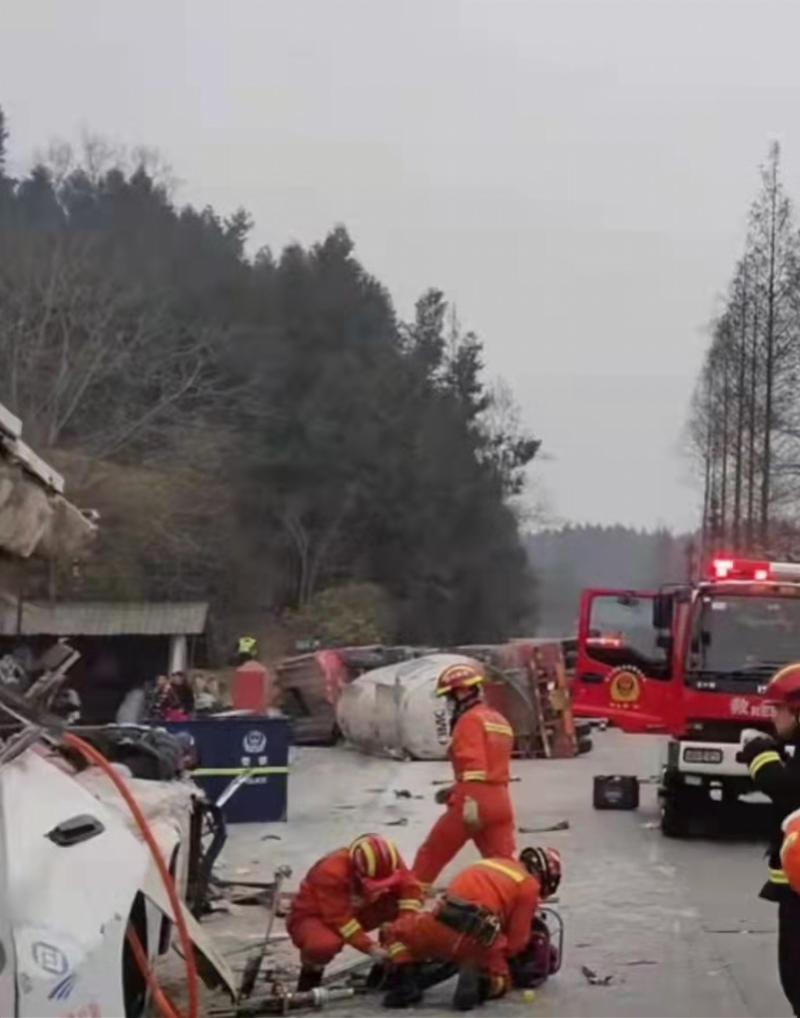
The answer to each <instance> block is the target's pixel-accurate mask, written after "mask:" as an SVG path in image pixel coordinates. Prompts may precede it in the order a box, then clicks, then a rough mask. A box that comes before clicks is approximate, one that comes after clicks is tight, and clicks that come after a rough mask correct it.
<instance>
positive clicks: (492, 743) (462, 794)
mask: <svg viewBox="0 0 800 1018" xmlns="http://www.w3.org/2000/svg"><path fill="white" fill-rule="evenodd" d="M483 681H484V677H483V672H482V671H481V670H480V668H478V667H477V666H476V665H474V664H469V663H467V664H456V665H450V666H449V667H447V668H445V670H444V671H443V672H442V674H441V675H440V676H439V679H438V681H437V684H436V695H437V696H446V697H447V698H448V701H449V702H450V704H451V705H452V719H451V727H450V731H451V735H452V740H451V743H450V750H449V756H450V762H451V763H452V765H453V771H454V772H455V779H456V782H455V784H454V785H452V786H451V787H450V788H447V789H443V790H442V791H441V792H439V793H438V794H437V800H438V801H439V802H446V803H447V810H446V812H445V813H444V815H443V816H441V817H440V818H439V820H437V822H436V823H435V824H434V826H433V829H432V830H431V832H430V834H429V835H428V837H427V839H426V840H425V843H424V844H423V845H422V846H421V848H420V849H419V851H418V852H417V856H416V859H415V860H414V866H413V869H414V873H415V874H416V876H417V879H418V880H419V881H420V883H421V884H423V886H424V887H425V888H426V889H429V888H430V886H431V885H432V884H433V882H434V880H436V878H437V877H438V875H439V874H440V873H441V871H442V870H443V869H444V867H445V866H446V865H447V864H448V863H449V862H450V860H451V859H452V858H453V857H454V856H455V855H456V853H457V852H458V851H459V850H460V849H461V848H462V847H463V846H464V845H465V844H466V842H467V841H469V840H470V839H471V840H472V841H474V842H475V845H476V846H477V848H478V851H479V852H480V853H481V855H482V856H484V857H487V856H498V857H501V858H506V859H510V858H513V856H514V853H515V851H516V842H515V838H514V809H513V807H512V805H511V796H510V795H509V792H508V782H509V777H510V774H509V768H510V765H511V750H512V748H513V745H514V733H513V731H512V729H511V726H510V725H509V723H508V721H506V719H505V718H504V717H503V715H502V714H498V712H497V711H494V710H492V709H491V708H490V707H487V706H486V704H485V703H484V702H483V692H482V685H483Z"/></svg>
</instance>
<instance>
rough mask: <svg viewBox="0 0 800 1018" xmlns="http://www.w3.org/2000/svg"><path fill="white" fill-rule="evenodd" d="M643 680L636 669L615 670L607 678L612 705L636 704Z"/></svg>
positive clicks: (642, 676)
mask: <svg viewBox="0 0 800 1018" xmlns="http://www.w3.org/2000/svg"><path fill="white" fill-rule="evenodd" d="M643 679H644V675H643V674H642V673H641V672H640V671H639V669H638V668H632V667H624V668H615V669H614V671H613V672H611V673H610V674H609V676H608V680H609V693H610V694H611V699H612V700H613V701H614V703H623V704H630V703H636V701H637V700H638V699H639V697H640V696H641V695H642V680H643Z"/></svg>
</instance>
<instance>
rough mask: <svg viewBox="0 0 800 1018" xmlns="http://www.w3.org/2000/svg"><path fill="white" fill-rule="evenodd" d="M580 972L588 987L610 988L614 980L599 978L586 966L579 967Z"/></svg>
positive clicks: (608, 977)
mask: <svg viewBox="0 0 800 1018" xmlns="http://www.w3.org/2000/svg"><path fill="white" fill-rule="evenodd" d="M581 972H582V973H583V976H584V978H585V979H586V982H587V983H588V984H589V985H590V986H610V985H611V982H612V980H613V978H614V977H613V976H599V975H598V974H597V973H596V972H595V971H594V969H590V968H589V966H588V965H581Z"/></svg>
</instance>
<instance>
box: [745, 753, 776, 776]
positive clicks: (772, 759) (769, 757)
mask: <svg viewBox="0 0 800 1018" xmlns="http://www.w3.org/2000/svg"><path fill="white" fill-rule="evenodd" d="M780 762H781V758H780V756H779V755H778V754H777V753H776V752H775V750H774V749H765V750H764V752H763V753H759V754H758V756H756V757H753V759H752V761H751V762H750V777H751V778H755V776H756V774H758V772H759V771H760V770H761V768H762V767H766V766H767V764H771V763H780Z"/></svg>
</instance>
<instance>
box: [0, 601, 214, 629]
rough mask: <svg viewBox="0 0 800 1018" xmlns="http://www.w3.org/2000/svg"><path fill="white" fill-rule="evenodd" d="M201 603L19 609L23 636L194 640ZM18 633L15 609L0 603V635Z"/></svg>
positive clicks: (203, 612) (201, 620)
mask: <svg viewBox="0 0 800 1018" xmlns="http://www.w3.org/2000/svg"><path fill="white" fill-rule="evenodd" d="M207 618H208V604H206V603H205V602H204V601H166V602H135V601H134V602H113V601H85V602H81V601H62V602H56V603H55V604H42V603H36V602H33V601H26V602H24V603H23V606H22V626H21V635H23V636H172V635H175V636H179V635H185V636H197V635H199V634H200V633H202V632H204V631H205V628H206V620H207ZM16 633H17V606H16V604H10V603H9V602H8V601H5V602H2V601H0V634H2V635H4V636H15V635H16Z"/></svg>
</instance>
